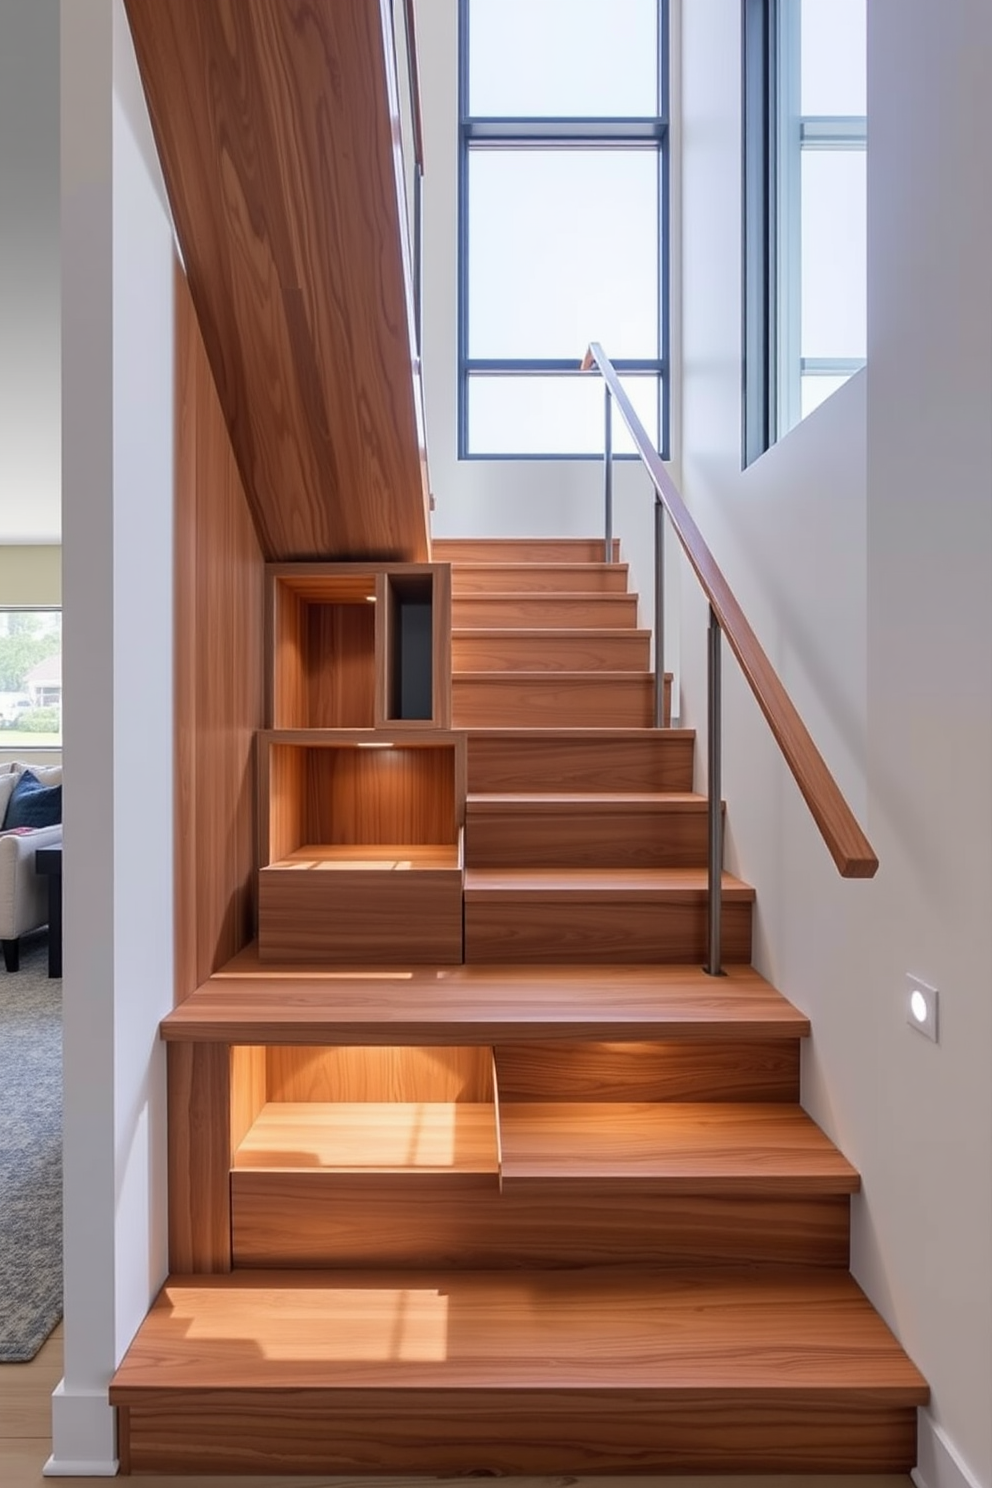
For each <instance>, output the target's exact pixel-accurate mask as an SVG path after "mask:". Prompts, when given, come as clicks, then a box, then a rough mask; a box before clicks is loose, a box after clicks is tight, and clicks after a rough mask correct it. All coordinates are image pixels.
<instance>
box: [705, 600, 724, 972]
mask: <svg viewBox="0 0 992 1488" xmlns="http://www.w3.org/2000/svg"><path fill="white" fill-rule="evenodd" d="M707 640H708V646H707V661H708V665H707V727H708V730H709V740H708V745H707V752H708V755H709V935H708V956H709V959H708V961H707V964H706V967H705V970H706V972H707V973H708V974H709V975H710V976H723V970H722V968H721V965H720V962H721V959H722V958H721V947H720V932H721V910H722V907H723V905H722V900H723V892H722V888H723V885H722V874H723V792H722V790H721V787H720V742H721V736H720V731H721V717H720V715H721V701H722V700H721V691H720V645H721V640H722V634H721V631H720V622H719V620H718V619H717V617H716V614H715V613H714V610H713V607H712V605H711V606H710V628H709V635H708V637H707Z"/></svg>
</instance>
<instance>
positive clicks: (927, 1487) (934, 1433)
mask: <svg viewBox="0 0 992 1488" xmlns="http://www.w3.org/2000/svg"><path fill="white" fill-rule="evenodd" d="M917 1415H918V1422H919V1424H918V1428H917V1453H918V1460H917V1465H916V1467H914V1468H913V1471H912V1473H911V1474H910V1476H911V1477H912V1479H913V1482H914V1483H915V1484H916V1488H988V1485H986V1484H983V1483H982V1482H981V1480H980V1479H979V1478H978V1477H977V1476H976V1475H975V1474H974V1473H973V1472H972V1471H971V1468H970V1467H969V1466H968V1464H967V1463H966V1462H965V1460H964V1458H963V1457H962V1456H961V1454H960V1453H959V1452H958V1450H957V1448H956V1447H955V1446H954V1445H953V1443H952V1442H951V1440H950V1438H949V1437H948V1435H947V1432H946V1431H944V1429H943V1428H942V1427H940V1426H938V1425H937V1423H936V1421H935V1420H934V1419H933V1417H932V1416H931V1415H930V1412H929V1411H925V1410H921V1411H919V1412H918V1413H917Z"/></svg>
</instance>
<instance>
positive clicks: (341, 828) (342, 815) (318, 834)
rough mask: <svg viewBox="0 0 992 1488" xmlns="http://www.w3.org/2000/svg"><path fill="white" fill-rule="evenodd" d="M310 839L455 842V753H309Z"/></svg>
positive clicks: (444, 749)
mask: <svg viewBox="0 0 992 1488" xmlns="http://www.w3.org/2000/svg"><path fill="white" fill-rule="evenodd" d="M307 767H308V795H309V798H308V811H307V816H306V827H307V837H308V840H309V841H311V842H326V843H340V844H347V843H356V844H360V843H373V842H394V843H403V842H409V843H417V842H422V843H423V842H434V843H455V842H457V841H458V821H457V816H456V811H455V750H454V748H450V747H445V746H441V747H439V748H434V749H402V748H397V749H357V748H356V749H313V750H311V751H309V753H308V758H307Z"/></svg>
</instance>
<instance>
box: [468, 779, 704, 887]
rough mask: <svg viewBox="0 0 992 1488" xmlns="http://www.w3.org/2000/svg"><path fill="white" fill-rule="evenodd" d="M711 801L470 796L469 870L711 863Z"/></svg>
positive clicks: (675, 866) (673, 866)
mask: <svg viewBox="0 0 992 1488" xmlns="http://www.w3.org/2000/svg"><path fill="white" fill-rule="evenodd" d="M708 820H709V818H708V812H707V807H706V802H705V801H701V802H689V803H687V802H670V803H665V802H652V803H650V804H639V805H630V806H626V805H624V806H621V805H612V806H610V807H609V808H608V809H606V808H605V807H600V806H599V805H597V808H596V809H592V807H591V806H583V804H582V802H581V801H578V802H567V803H566V802H563V803H562V804H561V805H560V806H556V805H555V804H554V803H549V802H546V801H540V800H536V799H535V801H534V802H533V803H528V802H527V801H525V800H524V799H522V798H521V797H517V798H515V799H514V800H512V801H507V802H505V803H497V802H494V801H485V802H480V801H474V800H473V799H472V798H471V797H470V798H469V801H468V806H467V812H466V823H465V863H466V866H467V867H469V868H515V867H521V868H523V867H539V868H558V867H576V868H603V869H610V868H692V867H699V866H702V865H704V864H705V862H706V853H707V842H708V835H707V834H708Z"/></svg>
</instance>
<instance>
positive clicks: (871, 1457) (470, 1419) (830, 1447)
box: [119, 1388, 917, 1478]
mask: <svg viewBox="0 0 992 1488" xmlns="http://www.w3.org/2000/svg"><path fill="white" fill-rule="evenodd" d="M728 1395H729V1392H726V1391H723V1392H720V1393H719V1394H714V1395H708V1393H707V1392H705V1391H703V1392H696V1393H693V1394H689V1395H688V1396H686V1397H684V1398H682V1399H679V1400H677V1401H676V1400H671V1401H658V1400H657V1399H655V1398H654V1396H653V1395H652V1394H650V1393H647V1392H644V1393H640V1392H634V1391H629V1390H613V1389H599V1390H592V1389H590V1390H585V1391H583V1392H581V1393H578V1392H576V1393H575V1394H573V1395H571V1396H569V1395H568V1394H566V1393H565V1392H559V1391H555V1390H535V1389H530V1388H524V1389H521V1390H515V1391H509V1390H499V1391H486V1392H482V1393H479V1392H475V1391H467V1390H457V1389H452V1390H438V1389H430V1388H427V1389H424V1390H418V1391H416V1392H414V1393H413V1394H411V1392H410V1391H404V1390H402V1389H397V1390H375V1391H369V1392H364V1391H361V1390H342V1391H336V1392H330V1391H326V1392H293V1391H280V1392H279V1394H278V1395H277V1396H276V1397H275V1398H273V1397H272V1396H270V1395H267V1394H266V1392H265V1391H258V1392H255V1393H254V1394H253V1395H247V1394H246V1395H239V1393H238V1392H235V1391H222V1390H217V1391H213V1392H211V1393H210V1395H207V1396H205V1397H204V1396H200V1395H199V1394H197V1392H195V1391H189V1392H187V1393H186V1394H185V1396H184V1397H181V1398H179V1399H176V1400H172V1399H168V1400H160V1401H157V1402H155V1403H154V1404H148V1405H135V1406H126V1407H119V1431H120V1448H119V1450H120V1458H121V1465H122V1470H123V1471H124V1472H132V1473H156V1472H157V1473H166V1474H168V1473H175V1474H181V1473H191V1472H192V1473H208V1474H213V1473H216V1474H224V1473H257V1474H263V1475H267V1474H279V1475H282V1474H284V1473H294V1474H304V1473H309V1474H333V1475H340V1476H344V1477H348V1478H352V1477H354V1476H355V1475H356V1474H370V1473H371V1474H375V1473H379V1474H399V1475H400V1476H408V1475H409V1474H410V1473H423V1474H439V1475H443V1476H449V1475H453V1474H454V1475H458V1476H484V1477H492V1476H497V1477H502V1476H507V1475H508V1476H513V1475H528V1474H538V1475H554V1476H558V1475H560V1474H561V1473H568V1474H573V1473H574V1474H577V1475H581V1474H590V1473H592V1474H596V1473H600V1474H607V1473H616V1474H620V1473H623V1474H633V1473H638V1474H644V1473H656V1474H678V1473H686V1474H688V1473H710V1474H721V1473H724V1474H725V1473H726V1472H727V1471H728V1469H729V1470H731V1471H733V1472H734V1473H766V1474H772V1473H774V1474H784V1473H796V1474H817V1475H820V1474H824V1473H852V1472H855V1473H859V1474H869V1473H884V1474H888V1473H908V1472H909V1471H910V1469H911V1468H913V1467H915V1465H916V1430H917V1428H916V1409H915V1407H911V1408H902V1409H900V1408H899V1407H898V1406H887V1405H885V1404H874V1403H869V1404H867V1405H865V1404H862V1403H861V1402H860V1401H858V1400H857V1399H856V1398H855V1397H854V1392H849V1393H848V1395H847V1396H846V1398H841V1399H840V1400H835V1399H832V1398H831V1397H830V1396H826V1397H825V1398H823V1399H817V1398H816V1397H815V1396H809V1397H807V1398H806V1399H805V1400H794V1399H791V1398H789V1397H786V1398H784V1399H781V1400H778V1399H776V1400H774V1401H767V1402H766V1401H764V1400H762V1401H761V1402H760V1403H759V1402H756V1401H755V1400H754V1398H753V1396H752V1394H751V1393H750V1392H747V1391H741V1392H739V1393H737V1394H735V1395H729V1398H728Z"/></svg>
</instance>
